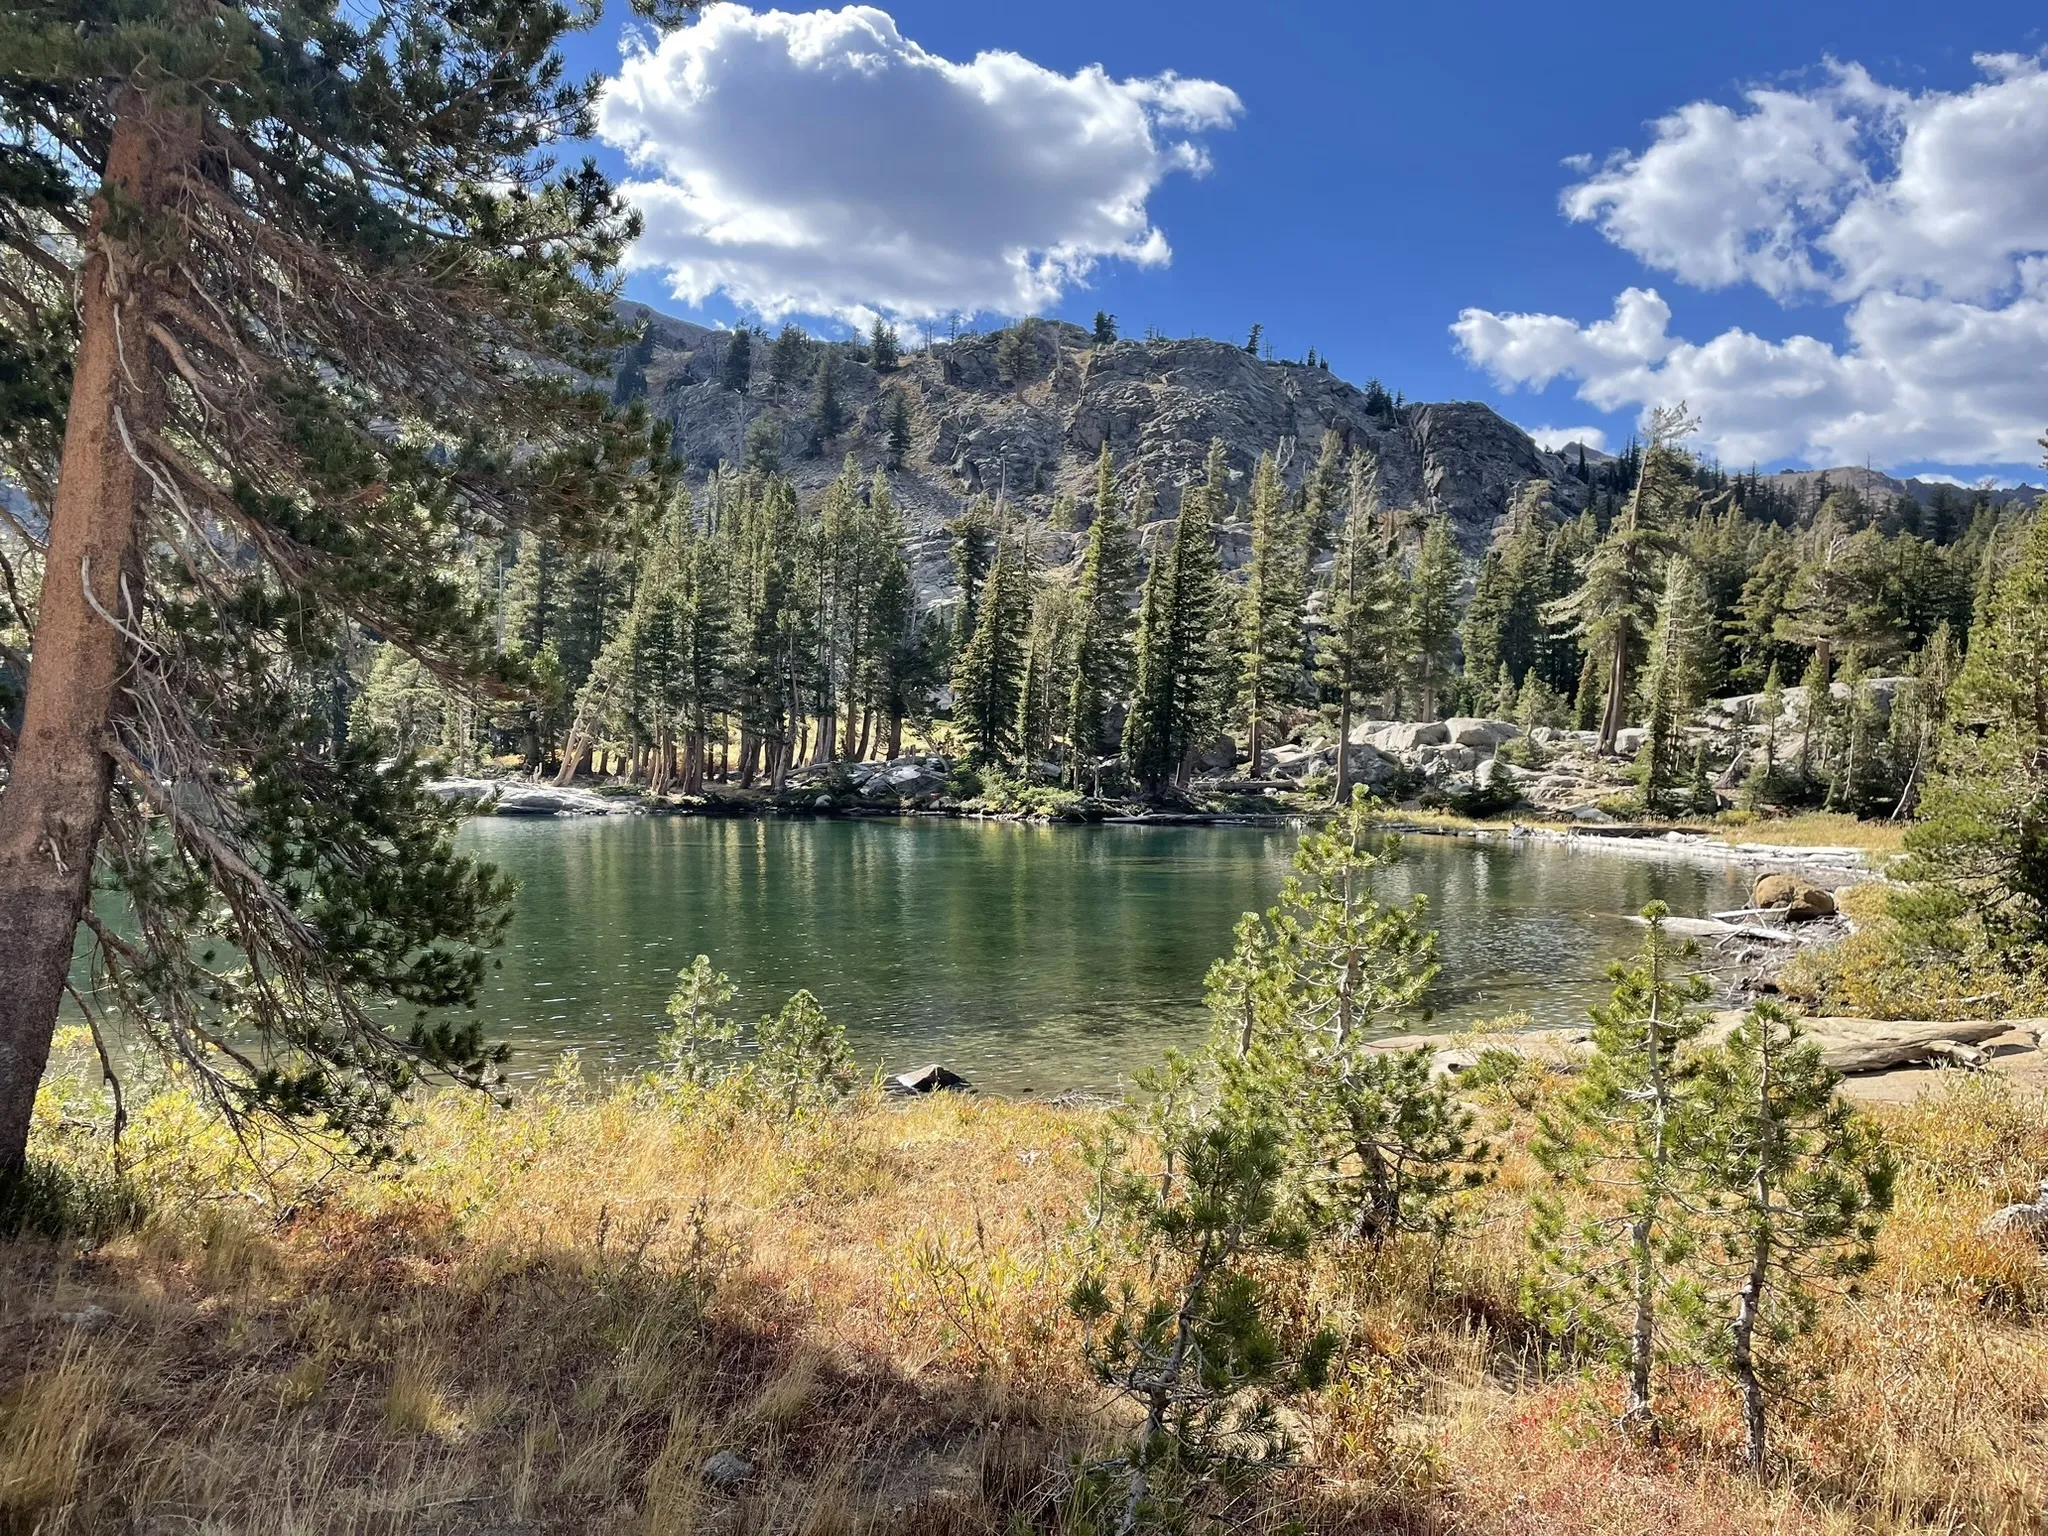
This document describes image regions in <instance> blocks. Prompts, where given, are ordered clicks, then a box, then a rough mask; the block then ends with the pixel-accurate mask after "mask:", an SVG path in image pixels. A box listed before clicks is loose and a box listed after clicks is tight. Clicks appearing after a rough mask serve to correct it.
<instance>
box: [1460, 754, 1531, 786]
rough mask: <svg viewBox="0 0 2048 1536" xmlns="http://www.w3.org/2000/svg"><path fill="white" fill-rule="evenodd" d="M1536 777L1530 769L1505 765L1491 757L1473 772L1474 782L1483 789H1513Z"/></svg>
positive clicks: (1509, 764)
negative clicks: (1525, 780)
mask: <svg viewBox="0 0 2048 1536" xmlns="http://www.w3.org/2000/svg"><path fill="white" fill-rule="evenodd" d="M1535 777H1536V775H1535V774H1532V773H1531V772H1530V771H1529V770H1528V769H1526V768H1517V767H1516V766H1515V765H1514V764H1513V763H1504V762H1502V761H1501V760H1500V759H1499V758H1497V757H1489V758H1488V759H1487V760H1486V761H1485V762H1483V763H1481V764H1480V765H1479V766H1478V767H1477V768H1475V769H1473V770H1472V782H1473V783H1475V784H1477V785H1478V786H1479V787H1480V788H1481V789H1513V788H1515V787H1516V786H1517V785H1519V784H1520V783H1521V782H1522V781H1523V780H1524V779H1529V778H1535Z"/></svg>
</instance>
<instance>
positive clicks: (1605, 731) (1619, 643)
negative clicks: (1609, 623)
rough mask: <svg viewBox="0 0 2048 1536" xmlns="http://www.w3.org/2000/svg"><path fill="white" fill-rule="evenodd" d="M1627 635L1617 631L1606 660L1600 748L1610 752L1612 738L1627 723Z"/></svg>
mask: <svg viewBox="0 0 2048 1536" xmlns="http://www.w3.org/2000/svg"><path fill="white" fill-rule="evenodd" d="M1627 715H1628V636H1626V635H1624V634H1621V633H1619V632H1617V633H1616V634H1615V637H1614V653H1613V654H1612V655H1611V656H1610V657H1608V660H1607V707H1606V709H1605V710H1603V711H1602V712H1601V715H1600V750H1601V751H1602V752H1612V751H1613V750H1614V738H1615V737H1616V736H1618V735H1619V734H1620V733H1621V728H1622V727H1623V726H1624V725H1626V724H1627V723H1628V721H1627Z"/></svg>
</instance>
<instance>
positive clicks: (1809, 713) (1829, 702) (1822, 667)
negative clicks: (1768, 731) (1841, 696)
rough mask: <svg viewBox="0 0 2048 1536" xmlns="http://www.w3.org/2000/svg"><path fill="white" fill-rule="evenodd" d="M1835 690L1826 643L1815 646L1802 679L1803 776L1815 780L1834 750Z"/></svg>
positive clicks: (1801, 739) (1801, 765) (1800, 760)
mask: <svg viewBox="0 0 2048 1536" xmlns="http://www.w3.org/2000/svg"><path fill="white" fill-rule="evenodd" d="M1834 719H1835V693H1834V685H1833V684H1832V683H1830V682H1829V681H1828V657H1827V651H1826V648H1825V647H1819V646H1817V647H1815V649H1814V652H1813V659H1812V660H1811V661H1809V662H1808V663H1807V666H1806V676H1805V677H1804V678H1803V679H1801V681H1800V701H1799V777H1800V778H1801V779H1802V780H1805V781H1808V782H1811V781H1812V780H1813V778H1814V777H1815V776H1816V775H1817V774H1818V773H1820V772H1821V771H1822V770H1823V769H1824V768H1825V766H1826V764H1827V761H1828V757H1829V754H1830V752H1831V751H1832V750H1833V748H1832V742H1831V738H1832V737H1833V734H1834Z"/></svg>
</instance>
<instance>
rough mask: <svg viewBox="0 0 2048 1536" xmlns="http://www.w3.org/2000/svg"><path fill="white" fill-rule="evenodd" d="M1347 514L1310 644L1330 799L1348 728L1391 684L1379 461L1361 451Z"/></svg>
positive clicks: (1345, 790) (1388, 578)
mask: <svg viewBox="0 0 2048 1536" xmlns="http://www.w3.org/2000/svg"><path fill="white" fill-rule="evenodd" d="M1350 481H1351V509H1350V512H1349V514H1348V515H1347V516H1346V517H1345V520H1344V528H1343V532H1342V533H1341V534H1340V535H1339V538H1338V543H1337V558H1336V560H1335V561H1333V562H1332V564H1331V567H1330V584H1329V589H1328V600H1327V602H1326V604H1325V606H1324V611H1323V622H1322V628H1321V633H1320V634H1319V635H1318V636H1317V642H1316V680H1317V682H1318V683H1319V684H1320V685H1321V687H1322V689H1323V691H1324V694H1325V696H1326V697H1327V698H1328V699H1329V700H1330V702H1331V706H1332V708H1333V710H1334V714H1335V724H1336V727H1337V741H1338V748H1337V800H1336V803H1337V804H1339V805H1342V804H1344V803H1345V802H1346V801H1347V800H1349V799H1350V795H1351V723H1352V718H1353V716H1354V714H1355V712H1356V711H1357V710H1358V709H1359V708H1360V707H1362V706H1363V704H1364V702H1365V701H1366V700H1367V699H1370V698H1372V697H1373V696H1374V695H1375V694H1377V693H1379V692H1381V691H1382V690H1383V689H1385V688H1386V687H1387V686H1388V685H1389V684H1391V683H1392V682H1393V680H1394V659H1393V656H1392V639H1393V635H1394V633H1395V631H1396V630H1397V628H1398V624H1397V618H1396V613H1395V609H1396V605H1397V594H1396V592H1395V591H1394V585H1395V582H1396V581H1397V580H1398V577H1397V576H1396V574H1395V573H1394V572H1393V570H1392V568H1391V566H1390V564H1389V562H1387V561H1386V559H1385V558H1384V551H1383V549H1382V547H1381V542H1380V527H1379V523H1380V491H1379V464H1378V461H1377V460H1375V459H1373V458H1372V457H1371V456H1370V455H1369V454H1363V453H1361V454H1360V455H1359V456H1358V457H1357V458H1355V459H1353V460H1352V463H1351V474H1350Z"/></svg>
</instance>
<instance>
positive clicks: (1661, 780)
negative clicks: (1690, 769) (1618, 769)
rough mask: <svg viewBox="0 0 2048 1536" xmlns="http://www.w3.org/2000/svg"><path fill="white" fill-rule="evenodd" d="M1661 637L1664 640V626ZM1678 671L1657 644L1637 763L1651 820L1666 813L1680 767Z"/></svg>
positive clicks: (1648, 678)
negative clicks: (1669, 796)
mask: <svg viewBox="0 0 2048 1536" xmlns="http://www.w3.org/2000/svg"><path fill="white" fill-rule="evenodd" d="M1667 606H1668V605H1667ZM1658 636H1659V638H1663V636H1664V629H1663V626H1662V625H1660V626H1659V629H1658ZM1673 638H1674V639H1675V637H1673ZM1677 671H1678V667H1677V662H1676V660H1675V659H1674V655H1673V649H1672V648H1669V647H1661V646H1657V645H1654V644H1653V646H1652V654H1651V661H1650V669H1649V671H1647V672H1646V673H1644V674H1643V744H1642V746H1641V747H1639V748H1638V749H1637V751H1636V762H1635V771H1636V784H1637V787H1638V788H1639V789H1640V790H1641V791H1642V797H1643V810H1644V812H1645V813H1646V814H1648V815H1650V816H1660V815H1662V814H1663V813H1664V810H1665V791H1667V790H1668V789H1670V787H1671V784H1672V780H1673V777H1674V773H1675V770H1676V767H1677V752H1678V678H1677Z"/></svg>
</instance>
